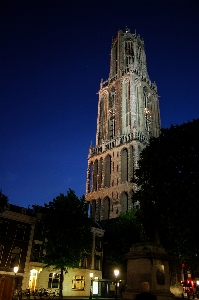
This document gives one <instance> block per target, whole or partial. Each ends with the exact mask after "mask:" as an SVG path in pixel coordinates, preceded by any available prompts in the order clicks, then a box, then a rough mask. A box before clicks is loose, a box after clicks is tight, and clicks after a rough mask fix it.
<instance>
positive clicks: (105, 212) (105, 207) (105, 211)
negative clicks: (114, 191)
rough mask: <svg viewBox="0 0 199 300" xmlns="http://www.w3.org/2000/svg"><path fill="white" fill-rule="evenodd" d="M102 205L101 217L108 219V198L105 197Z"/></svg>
mask: <svg viewBox="0 0 199 300" xmlns="http://www.w3.org/2000/svg"><path fill="white" fill-rule="evenodd" d="M103 206H104V217H103V219H104V220H107V219H109V216H110V199H109V198H108V197H106V198H105V199H104V200H103Z"/></svg>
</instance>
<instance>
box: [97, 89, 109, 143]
mask: <svg viewBox="0 0 199 300" xmlns="http://www.w3.org/2000/svg"><path fill="white" fill-rule="evenodd" d="M106 108H107V95H106V94H103V95H102V96H101V99H100V103H99V111H98V120H99V124H98V144H99V145H100V144H101V143H102V141H103V140H105V139H106V138H107V137H106V130H105V128H106V123H107V109H106Z"/></svg>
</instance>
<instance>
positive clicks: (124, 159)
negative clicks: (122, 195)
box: [121, 148, 128, 183]
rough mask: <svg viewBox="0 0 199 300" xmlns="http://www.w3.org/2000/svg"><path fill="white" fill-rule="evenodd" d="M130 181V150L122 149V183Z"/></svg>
mask: <svg viewBox="0 0 199 300" xmlns="http://www.w3.org/2000/svg"><path fill="white" fill-rule="evenodd" d="M125 181H128V150H127V149H126V148H124V149H123V150H122V151H121V183H122V182H125Z"/></svg>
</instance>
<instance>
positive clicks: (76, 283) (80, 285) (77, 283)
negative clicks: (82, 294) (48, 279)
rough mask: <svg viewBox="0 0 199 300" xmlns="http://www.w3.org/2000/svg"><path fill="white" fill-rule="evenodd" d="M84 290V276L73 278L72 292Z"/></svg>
mask: <svg viewBox="0 0 199 300" xmlns="http://www.w3.org/2000/svg"><path fill="white" fill-rule="evenodd" d="M84 288H85V277H84V276H79V275H76V276H73V280H72V290H76V291H83V290H84Z"/></svg>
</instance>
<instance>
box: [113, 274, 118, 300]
mask: <svg viewBox="0 0 199 300" xmlns="http://www.w3.org/2000/svg"><path fill="white" fill-rule="evenodd" d="M114 275H115V282H116V284H115V300H117V276H118V275H119V270H114Z"/></svg>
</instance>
